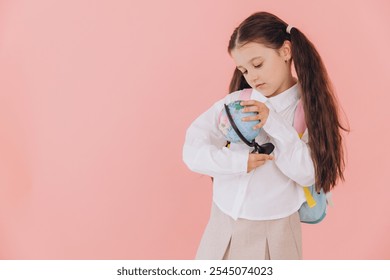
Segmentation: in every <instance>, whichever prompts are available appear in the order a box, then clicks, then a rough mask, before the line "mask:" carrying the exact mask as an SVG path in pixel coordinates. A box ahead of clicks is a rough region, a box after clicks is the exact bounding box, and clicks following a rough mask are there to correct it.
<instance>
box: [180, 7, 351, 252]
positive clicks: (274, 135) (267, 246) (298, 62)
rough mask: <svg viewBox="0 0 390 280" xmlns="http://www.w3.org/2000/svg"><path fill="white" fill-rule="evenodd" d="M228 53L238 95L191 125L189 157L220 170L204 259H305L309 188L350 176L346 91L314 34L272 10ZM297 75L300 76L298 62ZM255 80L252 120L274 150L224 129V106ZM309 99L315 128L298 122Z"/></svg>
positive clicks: (248, 107)
mask: <svg viewBox="0 0 390 280" xmlns="http://www.w3.org/2000/svg"><path fill="white" fill-rule="evenodd" d="M228 52H229V54H230V55H231V57H232V58H233V60H234V62H235V64H236V66H237V67H236V69H235V71H234V74H233V77H232V80H231V83H230V90H229V92H231V94H229V95H227V96H226V97H225V98H223V99H222V100H219V101H218V102H216V103H215V104H214V105H213V106H212V107H211V108H210V109H209V110H207V111H206V112H204V113H203V114H201V115H200V116H199V117H198V118H197V119H196V120H195V121H194V122H193V123H192V124H191V126H190V127H189V128H188V130H187V134H186V139H185V143H184V147H183V160H184V162H185V163H186V164H187V166H188V167H189V168H190V169H191V170H192V171H194V172H198V173H201V174H206V175H209V176H212V177H213V204H212V209H211V215H210V220H209V223H208V225H207V227H206V230H205V232H204V235H203V237H202V240H201V242H200V245H199V248H198V251H197V255H196V258H197V259H301V258H302V245H301V224H300V219H299V214H298V210H299V208H300V206H301V205H302V203H303V202H305V196H304V192H303V188H302V186H310V185H313V184H314V183H315V184H316V187H317V188H318V189H320V188H322V189H323V190H324V191H325V192H329V191H330V190H331V189H332V188H333V187H334V186H335V185H336V183H337V181H338V179H342V180H343V179H344V177H343V171H344V156H343V149H342V137H341V130H346V129H345V128H344V127H343V126H342V125H341V122H340V118H339V114H338V108H337V103H336V99H335V96H334V93H333V89H332V87H331V84H330V81H329V79H328V75H327V73H326V69H325V66H324V65H323V63H322V60H321V58H320V56H319V54H318V52H317V51H316V49H315V48H314V46H313V44H312V43H311V42H310V41H309V40H308V39H307V38H306V37H305V35H304V34H303V33H302V32H301V31H300V30H298V29H297V28H295V27H292V26H290V25H287V24H286V23H285V22H284V21H282V20H281V19H279V18H278V17H276V16H275V15H272V14H270V13H266V12H259V13H255V14H253V15H251V16H250V17H248V18H247V19H245V20H244V21H243V22H242V23H241V24H240V25H239V26H238V27H237V28H236V29H235V30H234V32H233V34H232V36H231V38H230V42H229V46H228ZM292 62H294V67H295V70H296V73H297V76H298V77H297V78H298V79H296V78H295V77H293V75H292V72H291V64H292ZM244 88H252V89H253V90H252V92H251V96H250V99H249V100H246V101H243V102H242V103H241V105H243V106H244V109H243V110H244V111H245V112H256V113H257V114H254V115H253V116H250V117H246V118H244V119H243V121H259V123H258V124H257V125H256V126H255V127H254V129H258V128H261V133H260V134H259V136H258V137H256V142H257V143H259V144H260V145H261V144H263V143H266V142H271V143H272V144H273V145H274V146H275V149H274V151H273V154H271V155H267V154H256V153H251V148H249V147H248V146H246V145H245V144H243V143H230V145H226V139H225V138H224V136H223V134H222V133H221V131H220V130H219V128H218V121H219V115H220V112H221V111H222V109H223V107H224V104H228V103H230V102H232V101H236V100H239V99H240V93H241V91H242V89H244ZM298 102H302V105H303V109H304V112H305V120H306V125H307V129H306V131H305V133H304V134H303V136H302V138H300V137H299V136H298V133H297V131H296V130H295V128H294V127H293V121H294V113H295V109H296V107H297V104H298Z"/></svg>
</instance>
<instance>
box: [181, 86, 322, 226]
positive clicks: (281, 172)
mask: <svg viewBox="0 0 390 280" xmlns="http://www.w3.org/2000/svg"><path fill="white" fill-rule="evenodd" d="M239 94H240V91H236V92H234V93H231V94H229V95H227V96H226V97H225V98H223V99H221V100H219V101H218V102H216V103H215V104H214V105H213V106H212V107H211V108H210V109H208V110H207V111H206V112H204V113H203V114H201V115H200V116H199V117H198V118H197V119H196V120H195V121H194V122H193V123H192V124H191V125H190V127H189V128H188V129H187V133H186V138H185V143H184V146H183V161H184V162H185V163H186V165H187V166H188V167H189V169H190V170H192V171H194V172H197V173H201V174H205V175H209V176H211V177H214V181H213V202H214V203H215V204H216V205H217V206H218V207H219V208H220V209H221V210H222V211H223V212H224V213H226V214H227V215H229V216H231V217H232V218H233V219H237V218H244V219H250V220H272V219H278V218H283V217H287V216H289V215H291V214H293V213H294V212H296V211H297V210H298V209H299V208H300V206H301V205H302V203H303V202H304V201H305V196H304V193H303V189H302V187H301V186H310V185H312V184H314V181H315V175H314V166H313V161H312V159H311V155H310V149H309V146H308V144H307V142H308V135H307V130H306V131H305V133H304V135H303V137H302V139H300V138H299V136H298V133H297V132H296V130H295V129H294V127H293V121H294V114H295V109H296V107H297V103H298V100H299V98H300V94H299V86H298V84H295V85H294V86H292V87H291V88H289V89H288V90H286V91H284V92H282V93H280V94H278V95H276V96H274V97H270V98H267V97H265V96H264V95H262V94H261V93H260V92H258V91H256V90H253V91H252V94H251V97H250V99H252V100H257V101H260V102H263V103H265V105H266V106H267V107H268V108H269V109H270V110H269V116H268V119H267V121H266V123H265V125H264V126H263V127H262V129H261V131H260V134H259V136H258V137H256V142H257V143H259V144H260V145H261V144H264V143H266V142H271V143H272V144H274V145H275V150H274V152H273V154H274V157H275V159H274V160H268V161H267V162H266V163H265V164H264V165H262V166H260V167H257V168H255V169H254V170H252V171H251V172H249V173H247V166H248V157H249V153H250V152H251V151H252V149H253V148H251V147H248V146H247V145H245V144H244V143H242V142H241V141H240V143H231V144H230V147H229V148H228V147H225V145H226V139H225V137H224V135H223V134H222V132H221V131H220V130H219V128H218V117H219V114H220V112H221V111H222V109H223V105H224V104H228V103H230V102H232V101H235V100H238V99H239Z"/></svg>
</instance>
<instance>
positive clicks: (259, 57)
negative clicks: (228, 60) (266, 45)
mask: <svg viewBox="0 0 390 280" xmlns="http://www.w3.org/2000/svg"><path fill="white" fill-rule="evenodd" d="M257 58H262V57H261V56H256V57H254V58H252V59H251V60H249V61H248V62H252V61H253V60H255V59H257ZM240 67H241V68H244V67H242V66H241V65H238V66H237V67H236V68H237V69H238V68H240Z"/></svg>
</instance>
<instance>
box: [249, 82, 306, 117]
mask: <svg viewBox="0 0 390 280" xmlns="http://www.w3.org/2000/svg"><path fill="white" fill-rule="evenodd" d="M251 98H252V99H254V100H257V101H260V102H263V103H267V102H268V103H270V104H271V105H272V107H273V108H274V110H275V111H276V112H281V111H283V110H284V109H286V108H287V107H289V106H290V105H291V104H293V103H294V102H297V101H298V99H299V86H298V83H296V84H295V85H293V86H292V87H290V88H289V89H286V90H285V91H283V92H281V93H279V94H278V95H276V96H273V97H269V98H268V97H265V96H264V95H263V94H262V93H260V92H259V91H257V90H255V89H253V91H252V96H251Z"/></svg>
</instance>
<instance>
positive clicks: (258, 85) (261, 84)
mask: <svg viewBox="0 0 390 280" xmlns="http://www.w3.org/2000/svg"><path fill="white" fill-rule="evenodd" d="M263 85H265V83H260V84H256V87H257V88H258V87H262V86H263Z"/></svg>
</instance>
